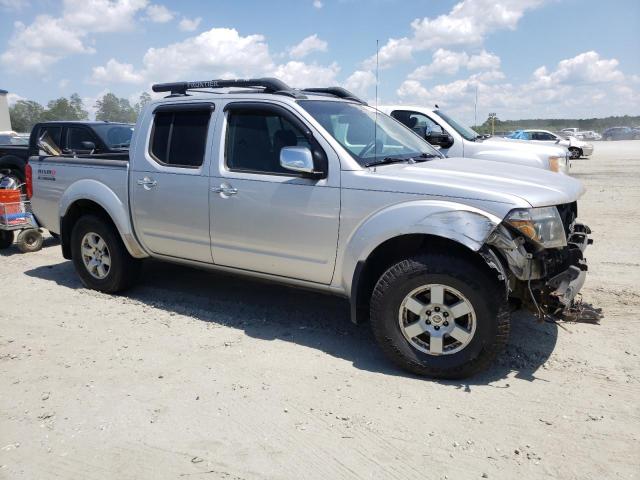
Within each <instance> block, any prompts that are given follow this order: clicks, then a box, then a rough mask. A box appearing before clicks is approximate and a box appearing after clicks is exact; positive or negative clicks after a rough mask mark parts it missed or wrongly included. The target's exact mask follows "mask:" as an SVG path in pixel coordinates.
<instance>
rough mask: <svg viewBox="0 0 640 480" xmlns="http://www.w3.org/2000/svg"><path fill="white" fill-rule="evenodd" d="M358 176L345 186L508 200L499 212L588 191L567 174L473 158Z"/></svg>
mask: <svg viewBox="0 0 640 480" xmlns="http://www.w3.org/2000/svg"><path fill="white" fill-rule="evenodd" d="M356 177H357V178H358V179H356ZM356 177H353V178H352V179H351V180H346V181H345V182H344V183H343V186H344V187H346V188H360V189H369V190H380V191H394V192H404V193H413V194H424V195H427V196H434V197H440V198H442V197H451V198H459V199H468V200H477V201H483V202H497V203H500V204H503V206H502V207H501V208H500V209H499V210H500V211H503V210H504V204H507V206H508V208H509V209H511V208H528V207H546V206H552V205H560V204H563V203H570V202H574V201H576V200H577V199H578V198H579V197H580V196H581V195H582V194H583V193H584V187H583V186H582V184H581V183H580V182H579V181H578V180H575V179H573V178H571V177H569V176H567V175H562V174H559V173H553V172H550V171H548V170H542V169H539V168H533V167H526V166H522V165H515V164H508V163H504V162H494V161H490V160H478V159H473V158H442V159H434V160H429V161H426V162H421V163H415V164H407V163H399V164H391V165H384V166H378V167H376V168H375V169H373V168H371V169H367V170H365V171H362V172H361V174H359V175H357V176H356ZM363 177H364V178H363Z"/></svg>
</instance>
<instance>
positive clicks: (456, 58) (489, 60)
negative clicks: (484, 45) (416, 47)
mask: <svg viewBox="0 0 640 480" xmlns="http://www.w3.org/2000/svg"><path fill="white" fill-rule="evenodd" d="M462 68H466V69H468V70H498V69H499V68H500V57H498V56H497V55H494V54H492V53H489V52H487V51H486V50H482V51H481V52H480V53H478V54H476V55H469V54H467V53H466V52H452V51H451V50H445V49H443V48H439V49H438V50H436V51H435V52H434V53H433V57H432V61H431V63H430V64H428V65H423V66H421V67H418V68H416V69H415V70H414V71H413V72H412V73H410V74H409V79H411V80H424V79H426V78H431V77H433V76H436V75H455V74H456V73H458V71H459V70H460V69H462Z"/></svg>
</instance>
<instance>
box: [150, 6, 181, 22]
mask: <svg viewBox="0 0 640 480" xmlns="http://www.w3.org/2000/svg"><path fill="white" fill-rule="evenodd" d="M145 11H146V13H147V18H148V19H149V20H151V21H152V22H154V23H167V22H170V21H171V20H173V17H174V15H175V14H174V13H173V12H172V11H171V10H169V9H168V8H167V7H165V6H164V5H149V6H148V7H147V9H146V10H145Z"/></svg>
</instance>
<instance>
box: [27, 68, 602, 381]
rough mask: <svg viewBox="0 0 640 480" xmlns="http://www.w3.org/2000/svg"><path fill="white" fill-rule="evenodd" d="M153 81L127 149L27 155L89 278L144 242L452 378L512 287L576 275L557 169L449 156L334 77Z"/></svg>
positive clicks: (492, 336) (570, 213) (572, 206)
mask: <svg viewBox="0 0 640 480" xmlns="http://www.w3.org/2000/svg"><path fill="white" fill-rule="evenodd" d="M207 87H208V88H216V89H219V88H225V87H232V88H233V90H231V91H228V92H227V91H225V92H219V91H218V92H216V93H218V94H217V95H212V94H207V93H206V92H203V91H202V90H203V89H204V88H207ZM238 87H251V90H249V91H238ZM259 89H261V90H259ZM153 90H154V91H155V92H167V93H170V95H169V96H168V97H166V98H164V99H160V100H156V101H152V102H150V103H149V104H148V105H147V106H146V107H145V110H144V111H143V112H142V114H141V115H140V116H139V117H138V123H137V124H136V128H135V132H134V138H133V141H132V143H131V146H132V148H131V151H130V155H129V160H128V161H127V160H118V161H113V160H104V159H100V158H96V157H95V156H91V155H88V156H78V157H77V158H71V156H69V155H66V156H65V155H63V156H41V157H31V158H30V160H29V166H28V168H29V169H30V171H32V172H33V175H29V176H28V177H29V178H30V179H31V180H30V183H29V184H28V191H29V192H31V193H32V194H33V195H32V204H33V209H34V213H35V215H36V217H37V218H38V220H39V221H40V222H42V224H43V225H44V226H45V227H46V228H48V229H50V230H51V231H53V232H55V233H59V234H60V238H61V246H62V253H63V255H64V257H65V258H67V259H71V260H72V262H73V264H74V267H75V269H76V272H77V274H78V275H79V277H80V279H81V280H82V282H83V283H84V284H85V285H86V286H87V287H88V288H92V289H95V290H99V291H102V292H106V293H115V292H118V291H122V290H124V289H126V288H127V287H129V286H130V285H132V284H133V283H134V282H135V280H136V278H137V275H136V273H137V272H138V271H139V268H140V261H141V259H143V258H148V257H152V258H156V259H160V260H164V261H170V262H178V263H182V264H185V265H191V266H198V267H201V268H208V269H213V270H221V271H224V272H228V273H237V274H242V275H249V276H252V277H256V278H261V279H263V280H270V281H274V282H281V283H285V284H289V285H293V286H299V287H305V288H310V289H315V290H319V291H323V292H326V293H331V294H334V295H339V296H342V297H345V298H346V299H348V300H349V301H350V303H351V315H352V320H353V321H354V322H356V323H362V322H368V323H369V324H370V325H371V328H372V329H373V334H374V337H375V338H376V340H377V341H378V343H379V345H380V348H381V349H382V351H383V352H384V353H385V354H386V355H387V356H388V357H389V358H390V359H391V360H392V361H394V362H395V363H396V364H398V365H399V366H401V367H402V368H405V369H407V370H409V371H411V372H413V373H416V374H421V375H429V376H434V377H445V378H461V377H465V376H468V375H470V374H472V373H474V372H477V371H479V370H481V369H484V368H486V367H487V366H488V365H490V364H491V362H492V361H493V360H494V359H495V357H496V355H497V354H498V352H499V351H500V350H501V349H502V348H504V346H505V345H506V343H507V340H508V334H509V322H510V312H509V300H510V299H512V300H513V301H514V303H516V302H521V305H522V306H523V307H524V308H527V309H529V310H531V311H534V312H536V314H537V315H539V316H540V317H541V318H542V315H543V314H545V315H557V314H559V313H560V312H562V311H565V310H566V309H567V308H569V307H570V306H571V305H572V303H573V300H574V298H575V296H576V295H577V294H578V292H579V290H580V288H581V287H582V285H583V283H584V281H585V278H586V273H587V272H586V270H587V265H586V263H585V260H584V258H583V254H582V252H583V251H584V250H585V249H586V248H587V246H588V244H589V243H590V241H589V233H590V230H589V228H588V227H586V226H585V225H582V224H580V223H579V222H577V221H576V218H577V212H578V207H577V201H578V199H579V198H580V196H581V195H582V193H583V192H584V187H583V186H582V184H581V183H580V182H579V181H577V180H575V179H573V178H571V177H569V176H566V175H557V174H555V173H552V172H550V171H548V170H545V169H541V168H531V167H526V166H522V165H517V164H513V163H504V162H495V161H488V160H478V159H473V158H472V159H468V158H445V157H444V156H443V155H441V154H440V153H439V152H437V151H436V150H435V149H434V148H433V147H432V146H431V145H430V144H429V143H427V142H426V141H425V139H424V137H422V138H421V137H418V136H417V135H415V134H414V133H412V132H411V131H410V130H408V129H407V128H405V127H404V126H403V125H401V124H400V123H399V122H397V121H396V120H394V119H392V118H391V117H389V116H387V115H385V114H383V113H380V112H378V111H377V110H375V109H373V108H371V107H369V106H368V105H366V103H364V102H362V101H361V100H359V99H357V98H356V97H355V96H354V95H353V94H351V93H349V92H347V91H346V90H344V89H341V88H337V87H334V88H322V89H320V88H314V89H308V90H296V89H292V88H290V87H289V86H287V85H286V84H284V83H283V82H281V81H279V80H277V79H255V80H212V81H205V82H176V83H171V84H164V85H154V86H153ZM189 90H198V92H189V95H187V92H188V91H189ZM212 288H215V285H212ZM246 301H247V302H250V301H251V294H250V293H249V292H248V293H247V299H246Z"/></svg>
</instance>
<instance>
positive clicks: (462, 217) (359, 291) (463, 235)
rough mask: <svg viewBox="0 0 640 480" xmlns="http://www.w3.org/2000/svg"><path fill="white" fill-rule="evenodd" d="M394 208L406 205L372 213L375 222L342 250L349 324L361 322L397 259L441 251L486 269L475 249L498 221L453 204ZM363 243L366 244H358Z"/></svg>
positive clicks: (361, 231) (429, 204) (487, 266)
mask: <svg viewBox="0 0 640 480" xmlns="http://www.w3.org/2000/svg"><path fill="white" fill-rule="evenodd" d="M398 208H405V209H406V208H408V207H407V206H406V205H404V206H402V205H399V206H396V208H393V207H392V208H390V209H388V211H385V212H380V213H378V214H376V215H375V217H377V218H376V219H375V220H374V219H373V218H372V219H370V220H369V221H367V222H365V224H364V225H361V226H360V228H358V229H357V230H356V232H354V235H352V240H351V241H350V242H349V244H348V246H347V247H346V249H345V256H344V258H345V260H344V261H343V271H342V276H343V277H342V281H343V284H344V289H345V291H346V293H347V297H348V298H349V300H350V304H351V319H352V321H353V322H354V323H362V322H363V321H366V319H367V318H368V305H369V299H370V296H371V292H372V291H373V287H374V286H375V283H376V282H377V279H378V278H379V277H380V275H381V274H382V273H383V272H384V271H385V270H386V269H387V268H388V267H389V266H391V265H392V264H393V263H395V262H397V261H399V260H401V259H403V258H408V257H410V256H414V255H417V254H419V253H422V252H427V251H446V252H450V253H453V254H455V255H461V256H465V258H468V259H469V261H472V262H477V263H478V264H480V265H482V266H483V268H484V267H486V268H490V267H489V261H488V260H487V258H485V255H484V254H483V253H482V252H480V250H481V249H482V248H483V246H484V242H485V240H486V238H487V237H488V236H489V234H490V233H491V232H492V231H493V229H494V228H495V227H496V225H498V224H499V223H500V219H499V218H497V217H495V216H494V215H491V214H489V213H487V212H484V211H482V210H479V209H476V208H473V207H468V206H466V205H461V204H456V203H453V202H442V201H420V202H416V204H415V205H412V208H411V210H413V212H409V211H406V210H405V211H404V212H400V211H399V210H398ZM380 228H384V230H383V231H381V230H379V229H380ZM366 240H369V242H370V243H369V244H368V245H366V246H364V245H363V242H364V241H366ZM355 252H358V253H359V255H356V254H355Z"/></svg>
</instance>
